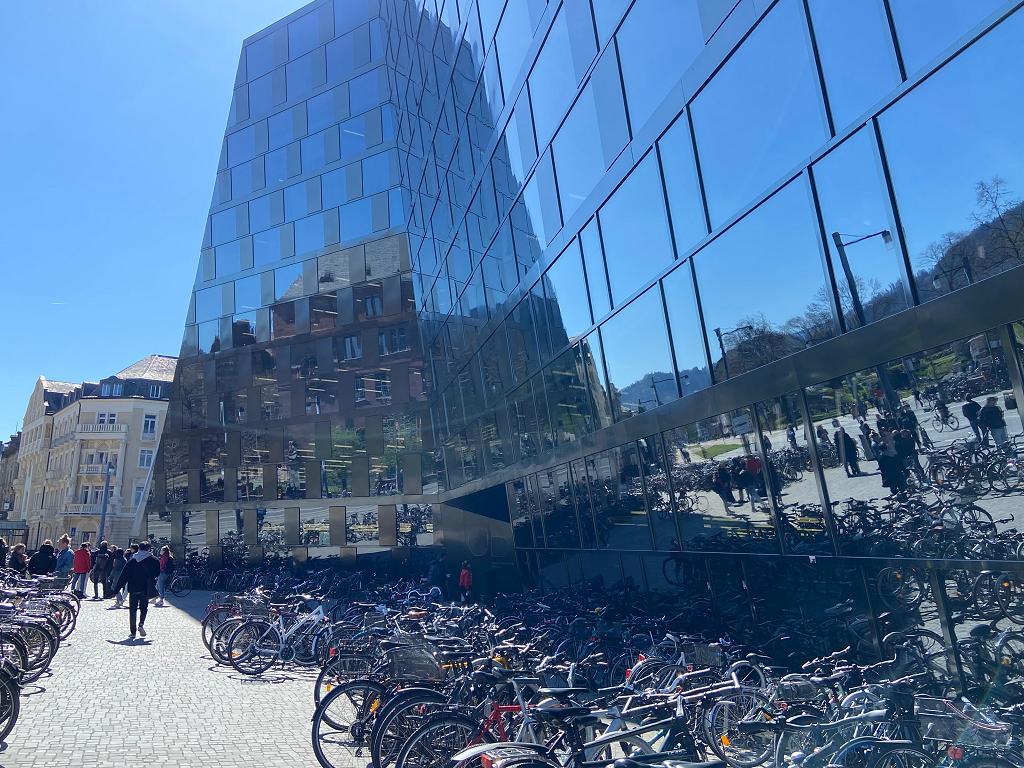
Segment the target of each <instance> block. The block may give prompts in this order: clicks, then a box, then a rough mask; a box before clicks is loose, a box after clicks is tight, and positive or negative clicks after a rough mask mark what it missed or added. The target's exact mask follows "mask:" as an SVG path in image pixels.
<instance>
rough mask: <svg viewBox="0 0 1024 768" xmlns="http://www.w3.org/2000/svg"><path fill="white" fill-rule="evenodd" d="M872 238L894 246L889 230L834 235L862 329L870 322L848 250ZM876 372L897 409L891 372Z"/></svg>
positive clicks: (876, 369) (854, 393)
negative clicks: (851, 266)
mask: <svg viewBox="0 0 1024 768" xmlns="http://www.w3.org/2000/svg"><path fill="white" fill-rule="evenodd" d="M847 237H849V235H847ZM872 237H881V238H882V242H883V243H885V244H886V245H887V246H892V243H893V239H892V232H890V231H889V230H888V229H881V230H879V231H878V232H872V233H871V234H870V235H861V236H860V237H854V238H853V239H852V240H843V235H842V234H841V233H839V232H833V233H832V242H833V243H835V246H836V253H838V254H839V263H840V265H841V266H842V268H843V275H845V276H846V285H847V286H848V287H849V289H850V303H851V304H853V312H854V314H855V315H856V316H857V322H858V323H859V325H860V327H861V328H863V327H864V326H865V325H867V324H868V321H867V316H866V315H865V313H864V305H863V304H862V303H861V300H860V291H858V290H857V281H856V280H855V279H854V277H853V270H852V269H850V260H849V259H848V258H847V256H846V249H847V248H848V247H849V246H851V245H856V244H857V243H861V242H863V241H865V240H870V239H871V238H872ZM875 371H876V372H877V374H878V383H879V384H881V386H882V391H883V392H884V393H885V399H886V400H888V401H889V407H890V408H895V407H896V404H897V403H898V402H900V399H899V397H898V396H897V395H896V390H895V389H893V386H892V382H890V381H889V371H888V370H886V368H885V366H884V365H879V366H876V368H875ZM853 396H854V399H858V395H857V392H856V391H854V392H853Z"/></svg>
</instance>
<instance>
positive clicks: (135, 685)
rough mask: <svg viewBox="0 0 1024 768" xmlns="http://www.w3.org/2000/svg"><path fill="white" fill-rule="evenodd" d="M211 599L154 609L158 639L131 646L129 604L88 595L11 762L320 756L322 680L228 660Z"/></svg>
mask: <svg viewBox="0 0 1024 768" xmlns="http://www.w3.org/2000/svg"><path fill="white" fill-rule="evenodd" d="M208 598H209V593H205V592H194V593H192V594H191V595H189V596H188V597H187V598H176V599H174V605H172V606H169V607H165V608H155V607H150V609H149V617H148V618H147V620H146V629H147V630H148V632H149V637H147V638H146V641H145V642H139V641H138V640H136V642H135V643H134V644H131V645H129V644H125V639H126V638H127V636H128V611H127V610H123V609H122V610H116V609H112V608H111V606H112V605H113V602H112V601H109V600H107V601H103V602H93V601H83V603H82V611H81V613H80V615H79V617H78V629H77V630H76V631H75V633H74V634H73V635H72V636H71V638H70V639H69V640H68V641H66V642H65V643H64V644H62V645H61V648H60V650H59V651H58V652H57V655H56V657H55V658H54V662H53V666H52V670H51V672H49V673H47V674H45V675H44V676H43V677H42V678H40V680H39V682H38V684H37V685H32V686H27V687H26V689H25V691H24V692H23V695H22V709H21V717H20V719H19V720H18V724H17V726H15V729H14V731H13V732H12V733H11V735H10V736H9V737H8V742H7V744H6V745H5V746H4V748H3V751H0V768H29V767H32V768H35V767H36V766H39V767H40V768H42V767H45V768H54V766H66V767H67V768H104V767H105V766H109V767H110V768H115V767H116V768H123V766H133V765H146V766H180V767H181V768H189V767H192V768H195V767H197V766H228V767H229V768H235V767H236V766H238V767H241V766H246V768H254V766H260V765H275V766H309V765H316V759H315V758H314V757H313V752H312V749H311V748H310V746H309V732H310V731H309V729H310V717H311V716H312V713H313V680H314V678H313V677H312V676H310V675H309V674H307V673H304V672H293V671H291V670H290V669H289V670H279V669H274V670H271V671H270V672H268V673H267V674H266V675H264V676H263V678H261V679H247V678H245V677H244V676H241V675H238V674H237V673H235V671H234V670H225V669H224V668H222V667H217V666H216V665H215V664H214V663H213V661H212V660H211V659H210V657H209V655H208V654H207V651H206V648H205V646H204V645H203V641H202V638H201V636H200V620H201V617H202V616H203V615H204V613H205V612H204V607H205V605H206V602H207V600H208ZM211 667H212V668H213V669H211Z"/></svg>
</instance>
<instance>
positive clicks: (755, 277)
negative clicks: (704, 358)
mask: <svg viewBox="0 0 1024 768" xmlns="http://www.w3.org/2000/svg"><path fill="white" fill-rule="evenodd" d="M780 254H785V258H780V256H779V255H780ZM694 259H695V264H696V269H697V288H698V291H699V293H700V300H701V309H702V310H703V313H704V325H705V328H706V331H707V339H708V346H709V348H710V350H711V359H712V361H714V362H713V366H714V371H715V378H716V379H717V380H724V379H727V378H729V377H730V376H735V375H737V374H738V373H742V372H744V371H748V370H752V369H754V368H757V367H758V366H761V365H765V364H766V363H769V362H772V361H773V360H777V359H779V358H781V357H785V356H786V355H790V354H792V353H794V352H798V351H799V350H801V349H805V348H806V347H808V346H811V345H812V344H816V343H818V342H820V341H824V340H825V339H828V338H830V337H831V336H832V335H833V333H834V324H833V320H832V310H831V303H830V300H829V293H828V289H827V288H826V280H825V276H824V274H823V273H822V264H821V244H820V240H819V238H818V232H817V225H816V224H815V218H814V214H813V212H812V211H811V205H810V199H809V195H808V191H807V186H806V183H805V181H804V180H803V179H802V178H801V179H797V180H796V181H794V182H791V183H790V184H789V185H787V186H786V187H784V188H783V189H781V190H780V191H779V192H777V193H776V194H775V195H774V196H773V197H772V198H770V199H769V200H767V201H766V202H765V203H764V204H763V205H761V206H760V207H758V208H756V209H755V210H754V211H752V212H751V213H750V214H749V215H748V216H747V217H746V218H744V219H743V220H741V221H740V222H738V223H737V224H736V225H735V226H733V227H731V228H730V229H728V230H726V232H725V233H724V234H722V235H721V236H720V237H719V238H717V239H716V240H714V241H713V242H712V243H711V244H710V245H708V246H707V247H706V248H704V249H702V250H701V251H700V252H698V253H697V254H696V256H695V257H694ZM726 354H727V357H725V358H724V359H723V355H726Z"/></svg>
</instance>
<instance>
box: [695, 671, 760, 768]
mask: <svg viewBox="0 0 1024 768" xmlns="http://www.w3.org/2000/svg"><path fill="white" fill-rule="evenodd" d="M771 718H772V708H771V704H770V703H769V701H768V698H767V697H766V696H764V695H762V694H761V693H758V692H757V691H753V690H744V691H740V692H739V693H733V694H727V695H726V696H723V697H722V698H720V699H718V700H717V701H716V702H715V703H714V704H712V705H711V707H710V708H709V709H708V711H707V714H706V715H705V717H704V730H705V735H706V737H707V738H706V742H707V744H708V745H709V746H710V747H711V750H712V751H713V752H714V753H715V754H716V755H718V757H719V759H721V760H724V761H725V762H727V763H729V765H732V766H737V767H738V768H753V767H754V766H756V765H761V764H762V763H764V762H765V761H766V760H768V758H769V757H770V756H771V754H772V750H773V748H774V746H775V737H774V735H773V734H772V733H770V732H768V731H763V732H761V733H745V732H741V731H740V730H739V729H738V727H737V725H738V723H740V722H747V723H749V722H765V723H767V722H769V721H770V720H771Z"/></svg>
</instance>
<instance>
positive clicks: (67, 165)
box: [0, 0, 306, 440]
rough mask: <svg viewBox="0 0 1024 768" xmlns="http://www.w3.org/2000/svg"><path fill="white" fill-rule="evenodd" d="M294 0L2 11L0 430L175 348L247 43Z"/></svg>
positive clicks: (180, 0) (116, 3) (13, 5)
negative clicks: (42, 393) (48, 384)
mask: <svg viewBox="0 0 1024 768" xmlns="http://www.w3.org/2000/svg"><path fill="white" fill-rule="evenodd" d="M305 4H306V2H305V1H304V0H152V1H147V2H143V1H142V0H103V1H102V2H84V0H72V1H71V2H68V1H67V0H59V1H57V0H31V2H4V3H0V30H3V39H2V43H0V72H3V73H4V74H3V78H2V80H0V82H2V83H3V88H2V91H3V114H4V118H3V120H2V121H0V168H2V169H3V183H2V184H0V275H2V278H0V309H2V313H3V323H2V326H0V328H2V330H0V440H5V439H6V438H7V435H8V434H10V433H11V432H13V431H15V429H16V428H17V427H18V425H19V423H20V421H21V418H22V417H23V415H24V412H25V406H26V404H27V403H28V398H29V395H30V394H31V391H32V387H33V385H34V383H35V380H36V378H37V377H38V376H39V375H40V374H43V375H45V376H47V377H48V378H51V379H62V380H66V381H73V382H77V381H82V380H83V379H87V380H96V379H99V378H101V377H103V376H106V375H109V374H111V373H114V372H116V371H118V370H120V369H121V368H123V367H125V366H127V365H128V364H130V363H132V362H134V361H135V360H136V359H138V358H140V357H143V356H144V355H147V354H151V353H159V354H171V355H177V354H178V348H179V345H180V343H181V332H182V326H183V322H184V318H185V310H186V308H187V306H188V292H189V289H190V287H191V284H192V280H193V278H194V276H195V271H196V266H197V264H198V258H199V247H200V244H201V241H202V235H203V225H204V217H205V215H206V211H207V209H208V207H209V203H210V196H211V192H212V190H213V181H214V175H215V172H216V166H217V158H218V153H219V151H220V143H221V138H222V137H223V132H224V124H225V121H226V119H227V114H228V107H229V104H230V98H231V89H232V84H233V81H234V77H235V68H236V65H237V62H238V53H239V50H240V48H241V42H242V40H243V39H244V38H245V37H247V36H248V35H251V34H252V33H254V32H257V31H258V30H260V29H262V28H263V27H266V26H267V25H269V24H271V23H273V22H274V21H276V20H277V19H279V18H281V17H282V16H285V15H287V14H288V13H290V12H292V11H294V10H295V9H296V8H300V7H302V6H303V5H305Z"/></svg>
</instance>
